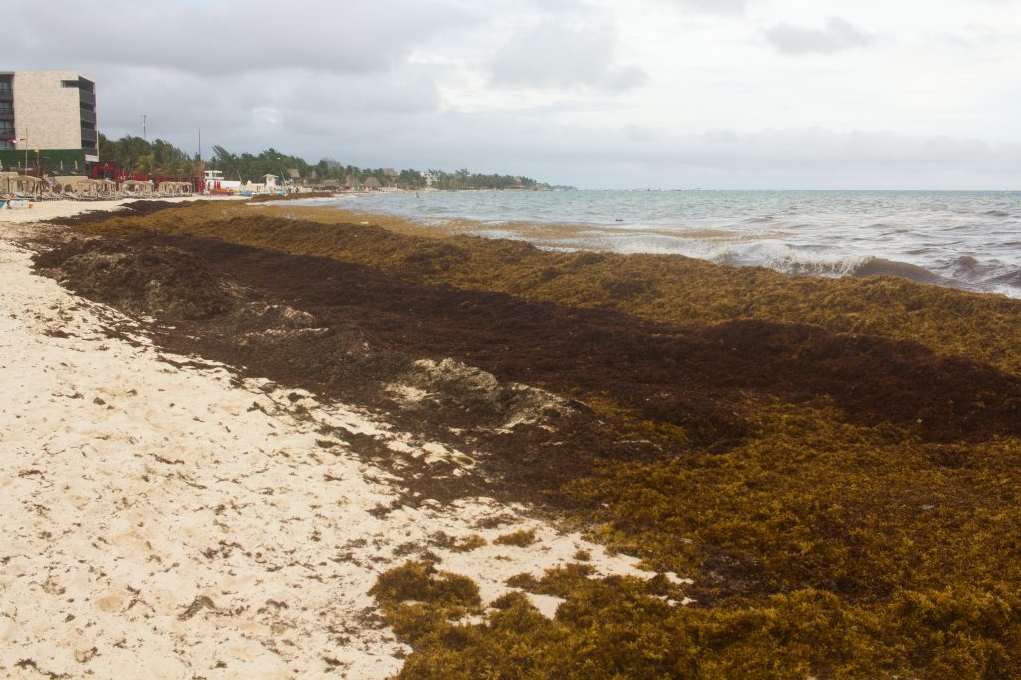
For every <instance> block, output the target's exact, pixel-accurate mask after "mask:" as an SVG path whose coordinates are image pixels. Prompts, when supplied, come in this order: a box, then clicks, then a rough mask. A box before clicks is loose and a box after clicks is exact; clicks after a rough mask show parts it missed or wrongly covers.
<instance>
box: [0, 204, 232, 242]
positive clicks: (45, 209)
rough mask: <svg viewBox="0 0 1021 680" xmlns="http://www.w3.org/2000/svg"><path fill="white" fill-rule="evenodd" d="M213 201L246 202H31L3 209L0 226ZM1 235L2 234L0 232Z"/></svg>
mask: <svg viewBox="0 0 1021 680" xmlns="http://www.w3.org/2000/svg"><path fill="white" fill-rule="evenodd" d="M200 199H201V200H206V201H209V200H213V201H236V200H248V199H247V198H246V197H244V196H180V197H177V198H160V197H158V196H157V197H154V198H151V199H137V198H122V199H120V200H117V201H33V202H32V203H31V204H30V205H31V207H28V208H18V209H11V208H4V209H2V210H0V225H3V224H4V223H10V224H25V223H28V222H39V221H41V220H52V219H54V218H57V217H71V216H72V215H78V214H81V213H83V212H92V211H95V210H117V209H118V208H120V207H121V206H123V205H125V204H127V203H132V202H134V201H137V200H154V201H165V202H167V203H182V202H187V201H197V200H200ZM0 235H2V232H0Z"/></svg>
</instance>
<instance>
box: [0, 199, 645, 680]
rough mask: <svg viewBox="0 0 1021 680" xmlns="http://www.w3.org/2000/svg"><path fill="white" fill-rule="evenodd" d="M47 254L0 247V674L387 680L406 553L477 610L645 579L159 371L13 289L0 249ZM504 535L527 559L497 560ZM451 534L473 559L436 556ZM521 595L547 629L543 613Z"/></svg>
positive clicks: (139, 338) (111, 328)
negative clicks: (561, 588)
mask: <svg viewBox="0 0 1021 680" xmlns="http://www.w3.org/2000/svg"><path fill="white" fill-rule="evenodd" d="M75 207H78V208H80V207H81V206H75ZM11 226H12V227H13V226H14V225H11ZM12 232H13V233H12ZM63 238H64V236H63V230H62V229H60V228H57V227H53V226H51V225H40V224H32V223H21V224H19V225H18V226H17V227H15V228H14V229H13V230H8V231H6V232H5V233H3V234H0V277H2V279H3V281H2V284H3V285H2V286H0V309H2V310H3V314H2V317H3V322H2V323H0V326H2V327H0V338H2V345H3V352H2V354H3V356H4V361H3V366H2V368H0V375H2V376H3V382H4V384H5V385H7V386H8V387H10V388H11V389H10V390H8V391H6V394H7V395H8V397H7V398H6V399H4V400H3V403H2V404H0V450H2V452H3V455H2V456H0V460H2V461H3V462H2V467H3V475H2V476H3V478H4V479H5V480H6V482H5V485H6V492H5V494H4V499H5V500H4V501H3V506H2V508H0V512H3V514H4V515H5V516H6V517H8V518H9V519H10V520H11V522H10V523H9V526H8V528H7V530H6V531H5V536H4V538H3V540H2V542H0V557H2V558H3V561H2V564H3V566H2V567H0V591H2V592H3V594H4V598H3V600H4V605H3V608H2V610H0V613H2V614H3V617H2V620H0V639H2V640H4V645H3V649H4V651H3V652H0V672H3V674H4V675H5V676H6V677H12V678H21V677H24V678H30V677H33V676H34V674H35V673H37V672H42V673H52V674H56V675H62V676H66V677H84V676H85V675H86V674H89V673H98V674H99V675H107V674H108V673H110V672H113V671H114V670H115V669H116V672H117V674H118V676H119V677H123V678H125V679H131V678H147V679H148V678H163V677H166V678H177V677H181V676H182V675H183V674H188V675H192V674H201V675H204V676H205V677H209V678H232V677H239V676H241V675H244V676H246V677H253V678H263V677H265V678H276V677H280V676H281V675H282V674H286V675H294V674H296V675H298V676H301V677H306V676H317V677H318V676H319V675H320V674H322V673H331V674H335V675H336V677H350V678H352V679H354V678H359V679H361V678H386V677H390V676H391V675H392V674H394V673H396V672H397V671H398V670H399V669H400V667H401V663H402V659H403V657H404V656H405V655H406V654H407V653H408V651H409V648H408V647H407V646H405V645H403V644H402V643H400V642H398V641H397V640H396V639H395V638H394V636H393V633H392V632H390V630H389V628H388V627H387V626H385V625H383V624H381V623H380V622H379V620H378V614H374V613H373V612H374V611H375V609H376V607H375V605H374V600H373V598H372V596H371V595H370V594H369V590H370V588H371V587H372V586H373V584H374V583H375V581H376V579H377V578H378V576H379V575H380V574H381V573H382V572H383V571H384V570H385V569H387V568H388V567H389V566H394V565H396V564H398V563H399V562H401V561H402V560H406V559H408V558H410V557H413V556H415V555H418V554H420V553H422V554H425V553H427V554H428V555H430V556H431V557H430V559H433V560H435V561H439V562H441V563H442V564H443V565H444V568H447V569H454V570H456V571H458V572H460V573H468V574H472V576H473V577H474V578H475V579H477V580H478V581H479V584H480V591H481V595H482V597H483V601H485V602H491V601H492V600H494V599H496V598H498V597H499V596H501V595H502V594H504V593H506V592H507V591H508V587H507V586H506V585H504V583H503V582H504V581H505V580H506V579H507V578H509V577H510V576H512V575H515V574H520V573H532V574H534V575H535V576H536V577H538V576H541V574H542V572H543V570H544V569H546V568H552V567H555V566H557V565H560V564H565V563H567V562H569V561H570V560H571V557H572V555H574V554H576V553H577V552H578V551H582V550H584V551H586V552H587V553H588V554H590V555H591V563H592V564H593V565H594V566H595V568H597V569H599V570H601V571H602V572H603V573H605V574H607V575H609V574H629V575H634V576H638V577H643V576H644V577H645V578H648V577H649V576H651V574H648V573H647V572H643V571H640V570H637V569H636V568H635V562H636V561H635V560H634V559H632V558H627V557H624V556H616V557H614V556H610V555H609V554H607V553H606V551H605V550H604V549H603V548H602V547H601V546H599V545H595V544H592V543H591V542H589V541H587V540H585V539H583V538H582V537H581V536H580V535H579V534H577V533H565V532H562V531H559V530H557V529H555V528H553V527H552V526H551V525H549V524H547V523H546V522H544V521H542V520H541V519H538V518H537V516H536V515H535V513H534V511H532V510H529V509H528V508H527V507H526V506H522V505H506V504H502V503H500V502H498V501H495V500H493V499H491V498H484V497H477V496H475V495H472V494H470V493H469V494H463V495H460V496H459V497H457V498H456V499H450V500H447V501H444V502H443V503H439V502H436V501H434V500H430V499H429V498H428V497H423V496H421V495H418V494H415V495H412V494H411V492H410V491H409V489H408V486H407V485H408V483H409V481H410V480H409V479H405V478H404V476H403V475H402V473H401V471H400V469H398V468H394V467H389V468H387V469H383V468H378V467H376V466H375V464H374V463H373V462H372V461H371V458H370V457H367V455H366V453H365V452H364V451H363V452H361V453H359V451H360V450H361V449H363V448H364V446H365V445H364V444H360V443H359V442H361V441H362V440H363V439H365V440H368V441H375V442H378V443H377V444H374V447H378V446H381V447H382V448H383V450H390V451H391V455H393V456H395V457H398V458H401V459H406V460H407V461H408V462H407V463H405V465H411V469H417V468H416V466H420V465H425V466H426V469H428V468H429V466H430V465H436V464H437V461H438V462H439V463H440V464H441V468H442V469H443V470H445V472H443V473H442V474H450V472H451V468H450V467H449V466H448V465H446V464H445V463H443V461H444V460H445V457H446V456H449V455H450V454H449V452H446V451H447V450H446V449H445V447H444V446H443V445H442V444H437V443H433V442H430V441H429V440H428V439H423V438H422V436H421V435H419V434H415V433H413V432H408V431H404V430H401V429H400V428H399V427H395V426H394V425H392V424H389V423H387V422H386V420H385V418H386V414H385V413H372V412H368V411H365V410H364V409H361V408H358V407H352V406H350V405H347V404H344V403H340V402H337V401H336V400H333V399H330V398H328V397H324V396H320V395H317V394H315V393H313V392H309V391H307V390H302V389H300V388H292V387H288V386H287V385H286V384H278V383H273V382H269V381H266V380H265V379H259V378H257V377H251V378H246V377H244V375H242V374H239V373H238V369H237V368H233V367H231V366H229V365H225V364H222V363H219V362H217V361H211V360H209V359H205V358H202V357H199V356H195V355H176V354H174V353H172V352H169V351H167V350H166V349H163V348H161V347H160V345H159V344H158V343H154V342H153V339H152V336H153V332H152V329H151V328H150V326H149V324H148V323H147V322H145V321H144V320H142V321H137V320H134V319H132V318H130V317H125V316H123V315H122V314H120V313H118V312H116V311H114V310H112V309H111V308H109V307H107V306H105V305H102V304H97V303H94V302H90V301H87V300H85V299H83V298H80V297H77V296H75V295H73V294H71V293H69V292H68V291H66V290H64V289H62V288H60V287H58V286H57V284H56V283H55V282H54V281H52V280H50V279H47V278H42V277H40V276H38V275H37V274H35V273H30V272H29V267H30V264H31V263H30V262H29V255H30V252H31V251H29V250H26V249H25V246H23V245H20V246H19V245H15V244H14V243H13V241H18V242H22V243H26V242H32V243H34V244H36V245H35V246H34V247H36V248H37V247H38V246H39V244H41V243H43V242H49V243H50V244H51V246H52V244H56V243H60V242H61V240H62V239H63ZM12 240H13V241H12ZM15 388H16V389H15ZM325 430H329V431H330V432H331V434H328V435H324V434H323V433H324V431H325ZM388 447H389V448H388ZM416 461H421V462H418V463H416ZM430 461H432V462H430ZM453 470H454V471H455V472H456V470H457V467H456V466H454V467H453ZM438 472H439V471H434V474H437V473H438ZM406 474H407V473H404V475H406ZM324 480H325V481H324ZM416 496H417V497H416ZM14 518H19V519H17V520H15V519H14ZM514 531H520V532H528V531H531V532H534V533H535V535H536V538H537V540H536V542H535V543H534V545H531V546H523V547H514V546H510V547H502V546H500V545H498V544H497V543H496V539H497V538H498V537H499V536H501V535H504V534H507V533H509V532H514ZM438 536H448V537H449V542H444V541H445V540H447V539H443V540H441V539H439V538H438ZM469 536H475V537H477V540H478V541H479V542H480V545H477V546H473V549H472V550H470V551H463V550H459V549H457V548H456V545H457V544H456V541H458V540H462V539H464V538H465V537H469ZM473 540H474V539H473ZM529 597H531V598H532V600H533V602H534V603H535V605H536V606H538V607H540V608H541V609H542V610H543V611H546V612H547V615H550V616H551V615H552V612H553V609H551V607H552V608H554V609H555V607H556V605H557V604H558V603H559V601H560V600H559V599H557V598H549V597H546V596H542V595H534V596H533V595H529Z"/></svg>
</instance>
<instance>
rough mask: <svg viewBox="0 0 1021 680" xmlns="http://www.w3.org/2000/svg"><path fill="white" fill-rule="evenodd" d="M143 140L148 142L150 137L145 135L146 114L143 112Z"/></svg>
mask: <svg viewBox="0 0 1021 680" xmlns="http://www.w3.org/2000/svg"><path fill="white" fill-rule="evenodd" d="M142 141H143V142H148V141H149V139H148V137H146V136H145V114H144V113H143V114H142Z"/></svg>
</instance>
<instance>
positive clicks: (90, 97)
mask: <svg viewBox="0 0 1021 680" xmlns="http://www.w3.org/2000/svg"><path fill="white" fill-rule="evenodd" d="M78 97H79V99H78V101H80V102H81V103H82V104H91V105H92V106H95V105H96V95H94V94H92V93H91V92H85V91H83V90H79V91H78Z"/></svg>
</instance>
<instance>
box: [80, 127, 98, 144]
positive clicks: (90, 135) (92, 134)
mask: <svg viewBox="0 0 1021 680" xmlns="http://www.w3.org/2000/svg"><path fill="white" fill-rule="evenodd" d="M98 139H99V137H98V135H97V134H96V131H95V130H86V129H85V128H82V146H95V145H96V141H97V140H98ZM85 142H90V143H89V144H86V143H85Z"/></svg>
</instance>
